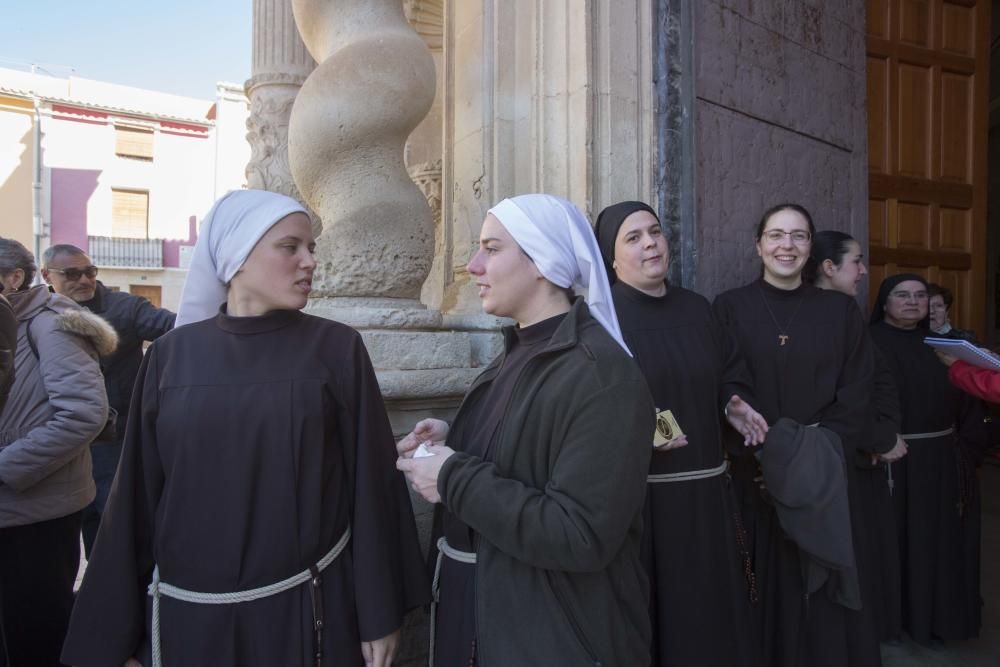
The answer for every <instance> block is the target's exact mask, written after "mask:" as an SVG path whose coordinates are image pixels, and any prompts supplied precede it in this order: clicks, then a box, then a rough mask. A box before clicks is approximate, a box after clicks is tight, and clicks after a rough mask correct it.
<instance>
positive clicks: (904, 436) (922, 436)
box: [899, 426, 955, 440]
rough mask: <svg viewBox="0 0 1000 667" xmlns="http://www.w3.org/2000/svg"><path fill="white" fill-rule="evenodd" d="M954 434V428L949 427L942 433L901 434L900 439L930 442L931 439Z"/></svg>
mask: <svg viewBox="0 0 1000 667" xmlns="http://www.w3.org/2000/svg"><path fill="white" fill-rule="evenodd" d="M954 432H955V427H954V426H949V427H948V428H946V429H945V430H943V431H934V432H933V433H902V434H900V436H899V437H900V438H902V439H903V440H930V439H931V438H943V437H944V436H946V435H951V434H952V433H954Z"/></svg>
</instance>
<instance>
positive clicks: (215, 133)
mask: <svg viewBox="0 0 1000 667" xmlns="http://www.w3.org/2000/svg"><path fill="white" fill-rule="evenodd" d="M247 114H248V108H247V101H246V97H245V96H244V94H243V91H242V87H241V86H235V85H231V84H218V85H217V88H216V99H215V100H200V99H194V98H185V97H179V96H175V95H168V94H165V93H158V92H155V91H148V90H142V89H138V88H131V87H127V86H120V85H115V84H110V83H105V82H100V81H92V80H88V79H81V78H78V77H69V78H67V79H62V78H55V77H50V76H43V75H40V74H34V73H28V72H20V71H16V70H6V69H0V146H2V148H0V155H3V156H4V157H2V158H0V206H2V207H3V210H5V211H6V212H7V213H6V214H5V217H4V220H3V222H2V227H0V230H2V231H0V233H2V234H3V235H5V236H11V237H13V238H16V239H18V240H19V241H21V242H22V243H24V244H25V245H26V246H27V247H28V248H31V249H32V250H33V251H34V252H35V253H36V255H39V254H40V253H41V252H42V251H44V249H45V248H47V247H48V246H50V245H53V244H57V243H71V244H73V245H76V246H78V247H80V248H82V249H84V250H85V251H87V252H88V253H89V254H90V255H91V258H92V259H93V261H94V263H95V264H96V265H97V266H98V267H99V268H100V269H101V279H102V280H103V281H104V283H105V284H106V285H108V286H109V287H112V288H116V289H121V290H126V291H130V292H133V293H137V294H141V295H142V296H145V297H147V298H149V299H150V300H151V301H153V302H154V303H157V304H159V305H163V306H165V307H168V308H176V306H177V303H178V301H179V298H180V290H181V287H182V285H183V281H184V275H185V273H186V272H185V270H184V267H185V263H186V259H187V255H188V254H189V253H190V251H191V248H192V247H193V245H194V242H195V239H196V237H197V226H198V221H199V220H200V218H201V216H203V215H204V214H205V213H206V212H207V211H208V209H209V208H210V207H211V204H212V202H213V201H214V200H215V199H216V197H218V196H220V195H222V194H223V193H225V192H226V191H228V190H231V189H236V188H241V187H245V183H246V178H245V175H244V168H245V166H246V162H247V160H248V159H249V154H250V149H249V144H247V142H246V138H245V133H246V129H245V128H246V118H247Z"/></svg>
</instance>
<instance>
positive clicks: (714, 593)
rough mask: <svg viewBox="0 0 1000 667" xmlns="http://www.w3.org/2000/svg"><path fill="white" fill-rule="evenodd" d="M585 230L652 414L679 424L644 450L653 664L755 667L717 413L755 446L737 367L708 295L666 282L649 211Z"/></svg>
mask: <svg viewBox="0 0 1000 667" xmlns="http://www.w3.org/2000/svg"><path fill="white" fill-rule="evenodd" d="M595 232H596V235H597V239H598V243H599V244H600V247H601V254H602V256H603V258H604V263H605V266H606V267H607V269H608V275H609V277H610V278H611V280H612V286H611V293H612V295H613V297H614V303H615V309H616V311H617V312H618V321H619V322H620V324H621V328H622V334H623V335H624V337H625V341H626V342H627V343H628V345H629V349H631V350H632V353H633V354H634V355H635V360H636V362H637V363H638V364H639V368H640V369H641V370H642V373H643V375H644V376H645V378H646V383H647V384H648V385H649V389H650V392H651V393H652V395H653V400H654V401H655V403H656V407H657V410H658V411H659V413H660V420H661V423H662V422H663V421H664V420H666V419H668V418H669V419H670V420H673V423H674V424H675V425H676V426H677V427H679V432H678V433H674V434H672V435H673V437H671V438H664V439H663V442H659V443H658V444H657V446H656V447H654V448H653V455H652V460H651V462H650V467H649V476H648V480H647V490H646V504H645V508H644V513H643V542H642V547H643V550H642V555H643V564H644V565H645V567H646V571H647V573H648V574H649V579H650V592H651V598H650V607H649V609H650V620H651V621H652V625H653V645H652V656H651V658H652V664H654V665H696V664H704V665H733V666H738V665H755V664H759V658H758V655H757V652H756V649H757V643H756V642H755V641H754V631H753V623H752V618H753V616H752V608H751V607H752V605H755V604H757V594H758V592H757V589H756V582H755V581H754V576H753V571H752V570H751V567H750V554H749V552H748V551H747V542H746V536H745V534H744V531H743V527H742V522H741V521H740V520H739V519H740V516H739V512H738V506H737V504H736V498H735V496H734V494H733V490H732V482H731V480H730V478H729V474H728V470H727V465H726V462H725V460H724V455H723V449H722V428H723V419H724V418H725V417H724V415H725V416H728V418H729V421H730V423H731V424H732V425H733V426H734V427H735V428H737V429H738V430H740V431H741V432H743V434H744V437H745V439H746V441H747V442H748V443H753V444H759V443H760V442H761V441H762V440H763V437H764V434H765V433H766V431H767V423H766V422H765V421H764V419H763V418H762V417H761V416H760V415H759V414H758V413H757V412H756V411H755V410H753V409H752V408H751V407H750V403H752V400H753V399H752V395H751V387H750V386H749V383H748V382H747V373H746V368H745V367H744V364H743V361H742V359H741V358H740V357H739V355H738V354H737V350H736V345H735V344H734V342H733V340H732V338H731V337H730V336H729V334H728V332H726V331H725V330H724V329H723V328H722V327H720V326H719V324H718V323H717V321H716V319H715V316H714V315H713V314H712V309H711V306H710V305H709V303H708V301H707V300H705V298H704V297H702V296H701V295H699V294H696V293H694V292H692V291H690V290H687V289H684V288H683V287H679V286H677V285H672V284H669V283H668V281H667V269H668V255H669V248H668V244H667V239H666V236H665V234H664V232H663V229H662V228H661V226H660V221H659V219H658V218H657V217H656V214H655V212H654V211H653V209H651V208H650V207H649V206H647V205H646V204H643V203H641V202H633V201H626V202H621V203H618V204H614V205H613V206H609V207H608V208H606V209H604V211H602V212H601V214H600V216H599V217H598V219H597V226H596V229H595ZM650 445H651V446H652V445H653V443H650Z"/></svg>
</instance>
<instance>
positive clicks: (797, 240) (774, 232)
mask: <svg viewBox="0 0 1000 667" xmlns="http://www.w3.org/2000/svg"><path fill="white" fill-rule="evenodd" d="M763 236H764V238H765V239H767V242H768V243H781V242H782V241H783V240H784V238H785V237H786V236H787V237H788V238H790V239H792V243H794V244H795V245H805V244H806V243H809V240H810V239H811V238H812V234H810V233H809V232H806V231H803V230H801V229H796V230H795V231H794V232H786V231H783V230H781V229H769V230H767V231H766V232H764V234H763Z"/></svg>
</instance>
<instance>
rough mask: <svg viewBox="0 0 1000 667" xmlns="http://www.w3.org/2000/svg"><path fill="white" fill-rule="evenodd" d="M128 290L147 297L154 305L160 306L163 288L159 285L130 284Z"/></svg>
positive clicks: (130, 292)
mask: <svg viewBox="0 0 1000 667" xmlns="http://www.w3.org/2000/svg"><path fill="white" fill-rule="evenodd" d="M128 292H129V294H135V295H136V296H142V297H145V298H147V299H149V302H150V303H152V304H153V305H154V306H156V307H157V308H160V301H161V299H162V298H163V288H162V287H160V286H159V285H129V286H128Z"/></svg>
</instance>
